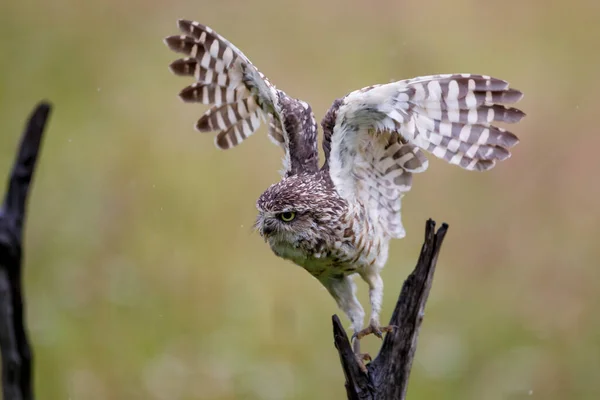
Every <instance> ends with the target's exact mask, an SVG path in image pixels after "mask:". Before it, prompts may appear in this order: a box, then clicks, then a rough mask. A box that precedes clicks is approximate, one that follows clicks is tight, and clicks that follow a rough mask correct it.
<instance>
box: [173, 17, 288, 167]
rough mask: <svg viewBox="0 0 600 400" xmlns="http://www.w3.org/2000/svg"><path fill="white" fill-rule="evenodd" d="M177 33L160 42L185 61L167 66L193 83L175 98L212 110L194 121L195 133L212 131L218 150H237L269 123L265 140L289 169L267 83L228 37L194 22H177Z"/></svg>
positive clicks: (277, 112) (273, 92) (275, 103)
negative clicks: (263, 123) (275, 147)
mask: <svg viewBox="0 0 600 400" xmlns="http://www.w3.org/2000/svg"><path fill="white" fill-rule="evenodd" d="M178 26H179V29H180V30H181V32H182V33H183V34H182V35H175V36H169V37H167V38H165V40H164V41H165V44H166V45H167V46H168V47H169V48H170V49H171V50H173V51H175V52H177V53H181V54H184V55H185V56H186V57H185V58H181V59H178V60H175V61H173V62H172V63H171V64H170V66H169V68H170V70H171V72H173V73H174V74H175V75H178V76H189V77H193V78H194V79H195V80H196V82H194V83H193V84H191V85H189V86H187V87H186V88H184V89H183V90H182V91H181V92H180V93H179V97H180V98H181V99H182V100H183V101H185V102H193V103H201V104H206V105H210V106H211V107H210V108H209V109H208V110H207V111H206V112H205V113H204V114H203V115H202V117H201V118H200V119H199V120H198V122H197V123H196V129H197V130H199V131H200V132H217V135H216V137H215V144H216V146H217V147H218V148H220V149H224V150H225V149H230V148H232V147H235V146H237V145H238V144H240V143H241V142H243V141H244V140H245V139H247V138H248V137H249V136H250V135H252V134H253V133H254V132H256V130H258V128H259V127H260V125H261V121H265V120H268V121H269V137H270V138H271V140H272V141H273V142H275V143H276V144H278V145H280V147H282V148H283V150H284V151H285V157H284V167H285V169H288V165H287V164H289V163H288V162H287V161H286V160H289V158H290V157H289V149H288V148H289V145H288V144H287V143H288V141H286V132H285V130H283V129H282V127H281V123H280V119H281V116H280V109H279V106H278V101H279V100H278V99H279V95H280V94H281V93H283V92H281V91H279V90H277V89H276V88H275V86H274V85H272V84H271V83H270V82H269V80H268V79H267V78H266V77H265V76H264V75H263V74H262V73H261V72H260V71H259V70H258V69H257V68H256V67H255V66H254V65H253V64H252V63H251V62H250V60H248V58H247V57H246V56H245V55H244V54H243V53H242V52H241V51H240V50H239V49H238V48H237V47H235V46H234V45H233V44H232V43H230V42H229V41H228V40H227V39H225V38H224V37H222V36H221V35H219V34H218V33H216V32H215V31H214V30H212V29H211V28H209V27H207V26H205V25H202V24H200V23H198V22H195V21H188V20H179V21H178Z"/></svg>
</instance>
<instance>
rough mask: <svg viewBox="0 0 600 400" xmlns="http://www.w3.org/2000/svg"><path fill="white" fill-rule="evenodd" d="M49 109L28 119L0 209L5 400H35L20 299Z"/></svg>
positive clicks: (0, 337)
mask: <svg viewBox="0 0 600 400" xmlns="http://www.w3.org/2000/svg"><path fill="white" fill-rule="evenodd" d="M49 114H50V105H49V104H47V103H40V104H39V105H38V106H37V107H36V108H35V110H34V111H33V113H32V114H31V116H30V118H29V122H28V124H27V126H26V128H25V132H24V133H23V137H22V139H21V146H20V148H19V153H18V154H17V158H16V160H15V163H14V165H13V169H12V172H11V174H10V178H9V181H8V190H7V192H6V197H5V198H4V203H3V204H2V207H1V208H0V348H1V351H2V393H3V398H4V400H33V398H34V396H33V373H32V359H33V355H32V352H31V347H30V345H29V340H28V338H27V330H26V328H25V321H24V300H23V296H22V282H21V277H22V267H21V266H22V248H23V223H24V221H25V210H26V204H27V195H28V193H29V187H30V183H31V179H32V177H33V172H34V170H35V165H36V161H37V159H38V154H39V149H40V144H41V141H42V134H43V132H44V127H45V125H46V121H47V120H48V115H49Z"/></svg>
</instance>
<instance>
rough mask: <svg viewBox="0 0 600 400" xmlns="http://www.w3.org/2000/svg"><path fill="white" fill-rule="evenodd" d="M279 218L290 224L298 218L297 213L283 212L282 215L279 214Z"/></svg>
mask: <svg viewBox="0 0 600 400" xmlns="http://www.w3.org/2000/svg"><path fill="white" fill-rule="evenodd" d="M279 218H281V220H282V221H283V222H290V221H291V220H293V219H294V218H296V213H295V212H293V211H286V212H282V213H281V214H279Z"/></svg>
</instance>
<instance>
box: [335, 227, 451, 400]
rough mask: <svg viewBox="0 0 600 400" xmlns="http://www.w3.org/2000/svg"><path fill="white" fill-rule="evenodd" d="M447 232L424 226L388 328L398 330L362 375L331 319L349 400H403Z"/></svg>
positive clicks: (338, 326) (343, 334)
mask: <svg viewBox="0 0 600 400" xmlns="http://www.w3.org/2000/svg"><path fill="white" fill-rule="evenodd" d="M447 230H448V225H447V224H445V223H444V224H442V227H441V228H440V229H438V231H437V232H435V222H434V221H433V220H431V219H429V220H428V221H427V224H426V226H425V242H424V243H423V247H422V248H421V255H420V256H419V260H418V262H417V266H416V267H415V269H414V271H413V272H412V273H411V274H410V275H409V276H408V278H407V279H406V281H404V285H403V287H402V291H401V293H400V297H399V298H398V302H397V303H396V308H395V309H394V313H393V314H392V318H391V320H390V325H394V326H397V327H398V328H397V329H395V330H394V331H393V332H390V333H388V334H387V335H386V336H385V339H384V340H383V345H382V346H381V349H380V351H379V354H378V355H377V357H376V358H375V359H374V360H373V362H371V363H370V364H368V365H367V371H368V372H367V373H364V372H363V371H362V370H361V368H360V366H359V365H358V362H357V361H356V357H355V355H354V353H353V351H352V346H351V345H350V341H349V340H348V336H347V335H346V332H345V331H344V328H343V326H342V324H341V323H340V320H339V318H338V317H337V315H334V316H333V339H334V342H335V347H336V348H337V350H338V353H339V355H340V361H341V363H342V368H343V370H344V375H345V377H346V393H347V395H348V399H350V400H358V399H360V400H363V399H365V400H366V399H369V400H383V399H385V400H404V399H405V398H406V389H407V387H408V378H409V376H410V370H411V368H412V362H413V358H414V356H415V350H416V348H417V339H418V336H419V328H420V327H421V322H422V321H423V316H424V310H425V303H426V302H427V298H428V296H429V291H430V289H431V285H432V283H433V274H434V272H435V265H436V262H437V258H438V255H439V252H440V249H441V247H442V242H443V241H444V236H445V235H446V231H447Z"/></svg>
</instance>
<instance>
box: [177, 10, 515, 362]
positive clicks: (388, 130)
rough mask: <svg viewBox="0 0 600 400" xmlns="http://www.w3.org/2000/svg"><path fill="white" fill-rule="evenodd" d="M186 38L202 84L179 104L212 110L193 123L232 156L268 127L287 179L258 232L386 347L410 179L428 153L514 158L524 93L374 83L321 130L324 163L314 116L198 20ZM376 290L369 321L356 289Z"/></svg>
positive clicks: (475, 86) (359, 332)
mask: <svg viewBox="0 0 600 400" xmlns="http://www.w3.org/2000/svg"><path fill="white" fill-rule="evenodd" d="M178 25H179V29H180V31H181V33H182V34H181V35H176V36H170V37H167V38H166V39H165V43H166V45H167V46H168V47H169V48H170V49H171V50H173V51H175V52H177V53H181V54H183V55H184V56H185V58H181V59H178V60H176V61H174V62H173V63H171V65H170V69H171V71H172V72H173V73H174V74H175V75H179V76H189V77H193V78H194V79H195V82H194V83H192V84H191V85H190V86H188V87H186V88H184V89H183V90H182V91H181V92H180V93H179V97H180V98H181V99H182V100H183V101H185V102H193V103H202V104H205V105H209V106H210V108H209V109H208V110H207V111H206V112H205V113H204V114H203V115H202V116H201V117H200V119H199V120H198V122H197V123H196V129H197V130H198V131H200V132H217V134H216V137H215V144H216V146H217V147H218V148H219V149H223V150H227V149H231V148H233V147H235V146H237V145H239V144H241V143H242V142H243V141H244V140H246V139H247V138H248V137H249V136H250V135H252V134H253V133H254V132H256V131H257V130H258V128H259V127H260V126H261V124H263V123H265V124H267V125H268V135H269V138H270V139H271V141H272V142H273V143H274V144H276V145H278V146H279V147H281V149H282V150H283V153H284V156H283V170H282V173H281V174H282V178H281V180H280V181H279V182H277V183H275V184H273V185H271V186H270V187H269V188H268V189H267V190H266V191H265V192H264V193H263V194H262V195H261V196H260V197H259V199H258V201H257V203H256V207H257V209H258V217H257V219H256V224H255V228H256V230H257V231H258V232H259V234H260V235H261V236H262V238H264V240H265V242H266V243H268V244H269V246H270V248H271V249H272V251H273V252H274V253H275V254H276V255H277V256H279V257H281V258H284V259H286V260H290V261H292V262H293V263H295V264H297V265H299V266H300V267H302V268H304V269H305V270H306V271H308V272H309V273H310V274H311V275H312V276H313V277H315V278H316V279H317V280H318V281H319V282H321V283H322V284H323V286H324V287H325V288H326V289H327V290H328V291H329V293H330V294H331V296H332V297H333V298H334V299H335V301H336V302H337V305H338V306H339V308H340V309H341V310H342V311H343V312H344V313H345V315H346V316H347V317H348V319H349V320H350V322H351V325H352V329H353V332H354V335H353V347H354V351H355V352H356V353H357V355H359V354H360V339H361V338H362V337H364V336H365V335H368V334H374V335H376V336H378V337H380V338H381V335H382V332H389V331H390V330H391V329H393V327H385V326H381V324H380V321H379V316H380V312H381V306H382V299H383V281H382V278H381V270H382V268H383V267H384V265H385V263H386V260H387V258H388V248H389V242H390V240H391V239H393V238H402V237H404V236H405V230H404V227H403V225H402V221H401V215H400V211H401V199H402V197H403V196H404V195H405V194H406V193H407V192H408V191H409V190H410V188H411V186H412V181H413V176H414V175H416V174H420V173H422V172H424V171H425V170H426V169H427V167H428V160H427V157H426V155H425V152H428V153H431V154H433V155H434V156H436V157H439V158H441V159H443V160H445V161H447V162H448V163H450V164H454V165H457V166H459V167H461V168H463V169H466V170H469V171H486V170H489V169H491V168H493V167H494V166H495V165H496V163H497V162H500V161H503V160H506V159H507V158H509V157H510V155H511V154H510V150H509V149H510V148H511V147H513V146H515V145H516V144H517V143H518V138H517V137H516V136H515V135H514V134H513V133H511V132H509V131H507V130H505V129H503V128H500V127H497V126H496V125H495V123H497V122H505V123H516V122H518V121H519V120H520V119H521V118H522V117H523V116H524V115H525V114H524V113H523V112H522V111H520V110H518V109H516V108H512V107H507V106H505V104H513V103H516V102H518V101H519V100H520V99H521V98H522V97H523V95H522V93H521V92H520V91H518V90H515V89H513V88H510V87H509V84H508V83H507V82H506V81H503V80H500V79H496V78H492V77H490V76H485V75H473V74H447V75H432V76H422V77H417V78H413V79H407V80H401V81H397V82H392V83H386V84H379V85H373V86H368V87H365V88H363V89H359V90H356V91H354V92H351V93H349V94H347V95H346V96H344V97H341V98H339V99H337V100H335V101H334V102H333V104H332V106H331V107H330V108H329V110H328V111H327V113H326V114H325V116H324V117H323V119H322V121H321V127H322V130H323V143H322V146H323V152H324V156H325V160H324V162H323V164H322V165H320V163H319V155H318V149H317V144H318V141H317V129H318V128H317V122H316V120H315V116H314V114H313V112H312V110H311V107H310V106H309V105H308V104H307V103H305V102H304V101H302V100H298V99H295V98H293V97H290V96H288V95H287V94H286V93H285V92H283V91H282V90H279V89H277V88H276V87H275V86H274V85H273V84H271V82H269V80H268V79H267V78H266V77H265V76H264V75H263V74H262V73H261V72H259V70H258V69H257V68H256V67H255V66H254V65H253V64H252V63H251V62H250V61H249V60H248V58H247V57H246V56H245V55H244V54H243V53H242V52H241V51H240V50H239V49H238V48H237V47H235V46H234V45H233V44H231V43H230V42H229V41H228V40H226V39H225V38H224V37H222V36H220V35H219V34H217V33H216V32H215V31H214V30H212V29H211V28H209V27H207V26H204V25H202V24H200V23H198V22H192V21H187V20H180V21H179V22H178ZM355 275H358V276H360V277H361V278H362V279H363V280H364V281H365V282H366V283H367V285H368V287H369V300H370V317H369V322H368V324H367V325H366V326H365V325H363V323H364V317H365V312H364V310H363V307H362V306H361V304H360V302H359V301H358V299H357V297H356V288H355V283H354V281H353V277H354V276H355Z"/></svg>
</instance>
